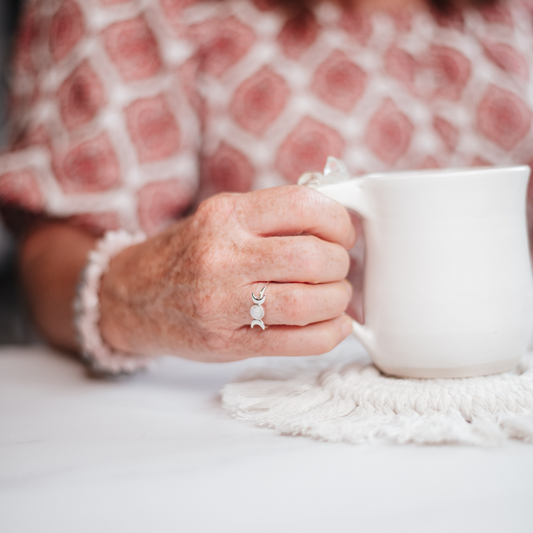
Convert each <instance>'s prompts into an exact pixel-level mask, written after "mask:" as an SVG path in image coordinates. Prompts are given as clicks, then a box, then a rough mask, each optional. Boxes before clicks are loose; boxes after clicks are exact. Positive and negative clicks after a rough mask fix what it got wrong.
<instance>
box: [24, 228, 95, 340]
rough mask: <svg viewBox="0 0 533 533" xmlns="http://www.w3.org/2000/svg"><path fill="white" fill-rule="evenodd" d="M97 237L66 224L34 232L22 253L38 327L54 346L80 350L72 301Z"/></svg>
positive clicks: (27, 286) (26, 283)
mask: <svg viewBox="0 0 533 533" xmlns="http://www.w3.org/2000/svg"><path fill="white" fill-rule="evenodd" d="M95 240H96V238H95V237H94V236H92V235H91V234H89V233H87V232H85V231H83V230H82V229H79V228H76V227H73V226H70V225H68V224H66V223H61V222H51V223H48V224H46V225H43V226H40V227H38V228H36V229H34V230H33V231H32V232H31V233H30V234H29V235H28V236H27V238H26V239H25V240H24V242H23V243H22V246H21V250H20V259H19V260H20V272H21V279H22V284H23V287H24V291H25V293H26V297H27V300H28V303H29V306H30V311H31V313H32V315H33V318H34V320H35V323H36V325H37V327H38V328H39V329H40V331H41V332H42V334H43V335H44V337H45V338H46V339H47V340H48V341H49V342H50V343H51V344H54V345H56V346H59V347H61V348H65V349H67V350H77V349H78V345H77V340H76V333H75V329H74V322H73V318H74V312H73V301H74V298H75V294H76V286H77V284H78V281H79V277H80V273H81V270H82V269H83V267H84V266H85V264H86V262H87V255H88V253H89V251H90V250H91V249H92V248H93V247H94V244H95Z"/></svg>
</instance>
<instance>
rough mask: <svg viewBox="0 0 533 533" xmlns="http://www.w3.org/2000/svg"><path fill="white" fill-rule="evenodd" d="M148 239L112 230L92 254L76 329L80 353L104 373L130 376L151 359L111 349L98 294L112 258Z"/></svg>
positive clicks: (78, 298) (80, 294) (82, 282)
mask: <svg viewBox="0 0 533 533" xmlns="http://www.w3.org/2000/svg"><path fill="white" fill-rule="evenodd" d="M145 240H146V235H144V233H136V234H135V235H132V234H130V233H128V232H127V231H124V230H119V231H109V232H107V233H106V234H105V235H104V237H103V238H102V239H100V240H99V241H98V243H97V244H96V248H95V249H94V250H92V251H91V252H90V253H89V256H88V261H87V265H86V266H85V268H84V270H83V272H82V274H81V278H80V282H79V285H78V289H77V294H76V298H75V301H74V312H75V319H74V322H75V327H76V332H77V334H78V339H79V343H80V348H81V353H82V355H83V357H84V359H85V360H86V361H87V363H88V364H89V365H90V366H91V368H92V369H93V370H95V371H97V372H98V373H103V374H111V375H118V374H130V373H132V372H135V371H136V370H139V369H141V368H145V367H146V366H147V365H148V364H149V363H150V361H151V358H149V357H147V356H143V355H137V354H129V353H123V352H118V351H116V350H114V349H113V348H111V346H108V345H107V344H106V343H105V342H104V340H103V339H102V336H101V334H100V329H99V327H98V322H99V321H100V301H99V296H98V294H99V291H100V282H101V279H102V275H103V274H104V273H105V272H106V271H107V269H108V267H109V263H110V262H111V259H112V258H113V257H114V256H115V255H117V254H119V253H120V252H121V251H122V250H124V249H125V248H128V247H129V246H132V245H134V244H138V243H140V242H143V241H145Z"/></svg>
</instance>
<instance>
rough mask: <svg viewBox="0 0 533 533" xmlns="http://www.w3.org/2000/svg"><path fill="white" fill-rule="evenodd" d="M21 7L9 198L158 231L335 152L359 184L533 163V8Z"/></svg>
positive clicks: (4, 164)
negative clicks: (222, 196)
mask: <svg viewBox="0 0 533 533" xmlns="http://www.w3.org/2000/svg"><path fill="white" fill-rule="evenodd" d="M27 4H28V5H27V8H26V12H25V16H24V20H23V25H22V30H21V33H20V36H19V41H18V46H17V49H16V55H15V64H14V79H13V87H12V89H13V93H12V96H13V98H12V118H13V127H14V128H13V133H14V138H13V145H12V147H11V149H10V150H9V151H7V152H6V153H4V154H3V155H0V200H1V201H2V202H3V203H7V204H9V203H12V204H16V205H18V206H22V207H23V208H25V209H27V210H31V211H36V212H44V213H47V214H49V215H53V216H59V217H69V218H70V220H71V221H72V222H73V223H77V224H82V225H84V226H85V227H88V228H90V229H92V230H93V231H96V232H102V231H103V230H105V229H115V228H119V227H122V228H126V229H127V230H130V231H135V230H138V229H142V230H144V231H145V232H147V233H148V234H153V233H155V232H157V231H159V230H161V229H162V228H163V227H165V226H166V225H168V224H169V223H170V222H171V221H172V220H174V219H176V218H177V217H179V216H180V214H182V213H183V212H184V211H185V210H186V209H187V208H188V207H189V206H191V205H192V204H194V203H195V202H197V201H198V200H199V199H201V198H203V197H205V196H208V195H211V194H214V193H216V192H219V191H248V190H250V189H258V188H264V187H272V186H275V185H280V184H285V183H295V182H296V180H297V179H298V177H299V175H300V174H301V173H303V172H304V171H309V170H321V169H322V168H323V166H324V163H325V161H326V157H327V156H328V155H333V156H336V157H339V158H341V159H343V160H344V162H345V163H346V165H347V167H348V169H349V170H350V171H351V172H352V173H354V174H361V173H366V172H372V171H381V170H387V169H415V168H427V167H457V166H469V165H486V164H518V163H520V164H523V163H531V162H533V128H532V110H533V0H508V1H506V2H505V1H504V2H502V3H501V4H500V5H499V7H495V8H490V9H483V10H481V11H474V10H470V11H466V12H464V13H463V14H462V15H457V16H455V17H453V18H447V19H445V18H442V17H438V16H436V15H434V14H432V13H431V11H430V10H429V9H426V8H423V7H417V8H413V9H409V10H402V11H398V12H375V13H372V14H363V13H361V12H358V11H357V10H350V11H344V10H343V8H341V7H338V6H337V5H336V4H333V3H328V2H324V3H320V4H319V5H318V6H317V7H316V8H314V9H312V10H311V11H309V12H308V13H307V14H306V15H305V16H303V17H299V18H291V17H290V16H288V15H287V14H285V13H284V12H282V11H280V10H278V9H272V8H271V7H270V6H269V4H268V3H267V1H265V0H254V1H252V0H206V1H196V0H83V1H82V0H29V1H28V2H27ZM356 255H357V254H356ZM353 276H355V277H357V275H356V274H355V272H354V274H353Z"/></svg>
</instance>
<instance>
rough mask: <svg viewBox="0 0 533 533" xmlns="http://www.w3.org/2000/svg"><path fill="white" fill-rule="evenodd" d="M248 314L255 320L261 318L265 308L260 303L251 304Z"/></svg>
mask: <svg viewBox="0 0 533 533" xmlns="http://www.w3.org/2000/svg"><path fill="white" fill-rule="evenodd" d="M250 315H252V318H253V319H255V320H261V319H262V318H263V317H264V316H265V310H264V309H263V308H262V307H261V306H260V305H252V307H251V309H250Z"/></svg>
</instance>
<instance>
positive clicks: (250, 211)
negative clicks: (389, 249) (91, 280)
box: [100, 186, 356, 361]
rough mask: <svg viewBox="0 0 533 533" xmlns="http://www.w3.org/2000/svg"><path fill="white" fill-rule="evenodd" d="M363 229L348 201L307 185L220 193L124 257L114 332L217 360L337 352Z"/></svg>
mask: <svg viewBox="0 0 533 533" xmlns="http://www.w3.org/2000/svg"><path fill="white" fill-rule="evenodd" d="M355 238H356V235H355V230H354V228H353V226H352V223H351V221H350V217H349V215H348V213H347V211H346V210H345V209H344V208H343V207H342V206H341V205H340V204H338V203H337V202H335V201H333V200H330V199H329V198H327V197H326V196H324V195H323V194H321V193H319V192H317V191H314V190H312V189H309V188H306V187H302V186H284V187H275V188H271V189H265V190H262V191H256V192H251V193H246V194H222V195H218V196H215V197H212V198H210V199H208V200H207V201H205V202H204V203H202V204H201V205H200V207H199V208H198V210H197V212H196V213H195V214H194V215H192V216H191V217H189V218H187V219H184V220H182V221H180V222H178V223H176V224H175V225H174V226H172V227H171V228H169V229H168V230H167V231H165V232H164V233H162V234H160V235H157V236H155V237H153V238H152V239H150V240H148V241H146V242H144V243H141V244H139V245H136V246H133V247H131V248H128V249H126V250H124V251H123V252H122V253H120V254H119V255H118V256H117V257H115V258H114V259H113V261H112V262H111V265H110V269H109V271H108V272H107V273H106V274H105V276H104V277H103V279H102V285H101V291H100V309H101V316H102V318H101V321H100V329H101V332H102V335H103V336H104V338H105V340H106V341H107V342H108V343H109V344H111V345H112V346H113V347H115V348H116V349H118V350H122V351H127V352H128V351H129V352H134V353H135V352H137V353H173V354H177V355H180V356H184V357H193V358H196V359H201V360H205V361H231V360H236V359H242V358H245V357H250V356H257V355H313V354H321V353H325V352H327V351H329V350H331V349H332V348H333V347H334V346H336V345H337V344H338V343H339V342H340V341H341V340H343V339H344V338H345V337H346V336H347V335H349V333H350V332H351V330H352V325H351V319H350V318H349V317H348V316H347V315H345V314H344V311H345V309H346V307H347V305H348V303H349V301H350V298H351V292H352V291H351V286H350V284H349V283H348V282H347V281H346V280H345V277H346V274H347V272H348V267H349V256H348V253H347V250H348V249H349V248H350V247H351V246H352V245H353V244H354V242H355ZM268 281H269V282H271V283H270V284H269V286H268V289H267V291H266V293H265V295H266V300H265V302H264V304H263V306H262V307H263V308H264V311H265V316H264V318H263V321H264V323H265V324H267V325H268V326H269V327H267V329H266V330H265V331H262V330H261V329H259V328H254V329H252V328H251V327H250V324H251V321H252V317H251V316H250V307H251V306H252V305H253V303H254V302H253V301H252V294H255V295H258V294H259V293H260V292H261V289H262V288H263V287H264V285H265V283H266V282H268Z"/></svg>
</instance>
